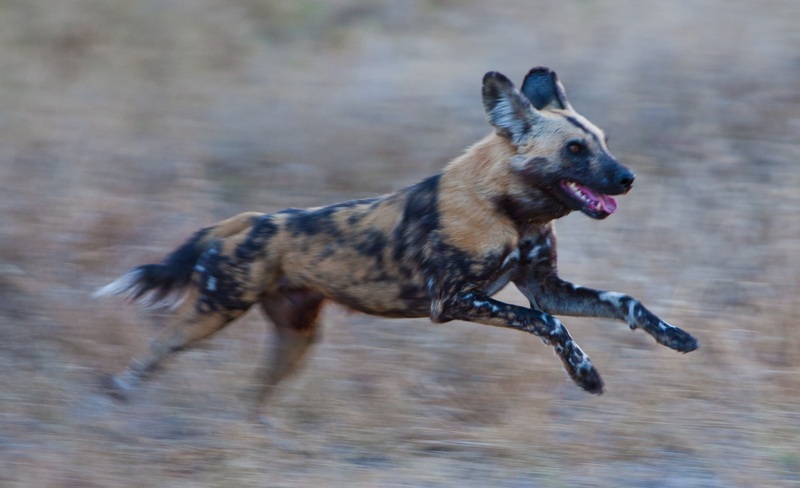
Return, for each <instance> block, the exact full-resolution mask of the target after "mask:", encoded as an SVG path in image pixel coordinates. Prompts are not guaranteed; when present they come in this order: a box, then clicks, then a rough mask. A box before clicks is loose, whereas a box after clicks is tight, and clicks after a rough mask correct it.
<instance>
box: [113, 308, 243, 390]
mask: <svg viewBox="0 0 800 488" xmlns="http://www.w3.org/2000/svg"><path fill="white" fill-rule="evenodd" d="M246 310H247V309H246V308H245V309H243V310H208V309H207V308H206V307H201V306H200V296H199V295H198V294H196V293H192V295H191V296H190V297H188V299H187V300H186V302H185V303H184V304H183V306H181V307H180V308H179V309H178V311H177V312H176V313H175V315H173V317H172V318H171V320H170V323H169V325H168V326H167V327H166V328H165V329H164V330H163V331H161V332H160V333H159V334H158V335H157V336H156V337H155V339H153V341H152V342H151V343H150V348H149V350H148V351H147V352H146V353H145V354H143V355H142V356H140V357H137V358H134V359H133V360H131V362H130V363H129V364H128V366H127V367H126V368H125V369H124V370H123V371H122V372H121V373H119V374H118V375H116V376H110V377H107V378H105V379H104V380H103V386H104V387H105V388H107V389H108V390H109V392H110V393H111V394H112V395H114V396H116V397H118V398H125V394H126V391H127V390H130V389H131V388H133V387H135V386H136V385H137V384H138V383H139V382H140V381H142V379H144V378H145V377H146V376H147V375H148V374H149V373H150V372H152V371H153V370H155V369H156V368H157V367H158V366H159V365H160V364H161V362H162V361H164V359H166V358H167V357H169V356H170V355H171V354H172V353H174V352H177V351H180V350H181V349H185V348H187V347H189V346H191V345H192V344H194V343H195V342H197V341H200V340H202V339H205V338H206V337H208V336H210V335H212V334H214V333H215V332H217V331H219V330H221V329H223V328H224V327H225V326H226V325H228V324H229V323H230V322H231V321H232V320H234V319H235V318H237V317H239V316H240V315H241V314H242V313H244V312H245V311H246Z"/></svg>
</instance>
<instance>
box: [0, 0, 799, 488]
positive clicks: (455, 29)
mask: <svg viewBox="0 0 800 488" xmlns="http://www.w3.org/2000/svg"><path fill="white" fill-rule="evenodd" d="M797 18H800V5H798V4H797V3H796V2H792V1H789V0H785V1H775V2H771V3H766V4H764V3H763V2H762V3H756V2H746V1H738V0H737V1H721V0H719V1H710V2H703V3H702V4H700V3H696V2H688V1H686V2H684V1H678V2H662V3H660V4H658V5H655V4H652V3H650V2H647V3H643V2H634V1H632V0H630V1H628V0H612V1H608V2H599V1H568V2H542V3H541V4H539V3H537V6H536V7H533V6H532V5H531V4H530V2H523V1H510V2H503V4H502V6H496V5H493V4H492V5H490V4H489V3H485V2H448V1H433V0H428V1H425V0H421V1H416V2H389V1H378V2H365V1H357V0H337V1H333V2H322V1H316V0H302V1H289V0H286V1H272V2H270V1H266V0H236V1H230V2H222V1H215V0H201V1H188V0H161V1H154V2H124V1H117V0H114V1H108V0H104V1H100V0H64V1H59V2H47V1H41V0H33V1H31V0H6V1H0V43H2V45H3V49H2V50H0V128H2V130H0V202H2V210H3V211H2V212H1V213H0V237H1V238H0V485H2V486H4V487H5V486H8V487H21V486H37V487H78V486H80V487H87V486H88V487H92V486H97V487H101V486H102V487H117V486H163V487H180V486H198V485H202V486H276V487H281V486H313V485H320V486H501V487H506V486H507V487H516V486H548V487H549V486H631V487H638V486H681V487H686V486H703V487H709V486H719V487H730V486H742V487H745V486H748V487H749V486H789V485H793V484H795V485H796V484H800V447H798V446H800V442H798V439H800V414H798V408H797V407H798V396H797V391H798V388H800V331H798V328H797V326H796V324H797V318H796V317H797V316H798V314H800V301H799V300H798V298H797V290H798V288H799V287H800V286H799V285H800V283H798V277H800V262H799V261H800V258H798V253H797V246H798V244H800V237H799V236H800V223H798V220H797V210H798V208H800V198H799V197H798V196H797V192H796V188H798V186H800V172H798V171H797V169H796V162H797V161H798V159H800V143H798V139H797V134H798V133H799V132H800V116H799V115H798V114H800V95H798V94H800V81H799V80H800V57H798V54H797V45H798V41H800V38H798V34H797V27H796V25H795V24H796V19H797ZM534 64H544V65H549V66H552V67H553V68H555V69H557V70H558V71H559V74H560V75H561V78H562V79H563V80H564V81H565V83H566V85H567V89H568V91H569V92H570V95H571V98H572V101H573V104H574V105H575V106H576V107H577V108H578V109H579V110H580V111H581V112H582V113H584V114H585V115H587V116H588V117H589V118H590V119H592V120H594V121H595V122H597V123H598V124H599V125H600V126H602V127H604V128H605V129H606V131H607V132H608V133H609V134H610V136H611V144H612V148H613V149H614V151H615V153H616V154H617V155H618V156H619V157H620V158H621V159H622V160H624V161H625V162H626V163H628V164H629V165H630V166H631V167H633V168H634V169H635V170H636V172H637V174H638V179H637V185H636V189H635V191H633V192H632V193H631V194H630V195H628V196H626V197H625V198H624V199H623V200H622V201H621V209H620V211H619V213H618V214H617V215H615V216H614V217H613V218H611V219H609V220H608V221H605V222H602V223H600V222H593V221H589V220H588V219H585V218H581V217H580V216H575V217H570V218H568V219H565V221H564V222H563V223H562V224H561V226H560V228H559V231H560V233H559V237H560V251H561V252H560V254H561V263H560V266H561V272H562V275H563V276H564V277H566V278H568V279H572V280H574V281H576V282H579V283H584V284H588V285H593V286H598V287H604V288H610V289H615V290H620V291H628V292H631V293H633V294H635V295H637V296H638V297H640V298H642V299H643V300H644V301H645V303H648V304H649V305H650V306H651V308H652V309H653V310H654V311H656V312H657V313H658V314H659V315H661V316H663V317H664V318H666V319H667V320H670V321H671V322H674V323H676V324H679V325H681V326H684V327H685V328H686V329H687V330H690V331H692V332H695V333H696V334H697V335H698V336H699V337H700V339H701V341H702V348H701V350H699V351H697V352H695V353H692V354H689V355H686V356H679V355H676V354H674V353H671V352H670V351H667V350H665V349H663V348H660V347H657V346H655V345H654V344H652V342H651V341H650V340H649V338H647V337H646V336H645V335H644V334H639V333H631V332H630V331H628V330H626V328H625V327H624V325H622V324H618V323H612V322H608V321H601V320H577V319H572V320H567V322H568V325H569V327H570V329H571V330H572V332H573V335H575V336H576V337H577V338H578V340H579V341H580V342H581V344H582V345H583V346H584V348H585V349H586V350H587V351H588V352H589V353H590V354H591V355H592V358H593V360H594V361H595V363H596V364H597V365H598V367H599V368H600V370H601V372H602V373H603V374H604V377H605V379H606V383H607V386H608V392H607V393H606V394H605V395H603V396H602V397H591V396H587V395H585V394H583V393H582V392H580V391H579V390H578V389H577V388H575V387H574V386H573V385H572V384H571V383H570V382H569V381H568V379H567V378H566V377H565V375H564V374H563V373H562V371H561V368H560V364H559V362H558V361H557V360H556V359H555V358H554V357H553V355H552V354H551V353H550V352H549V351H548V350H547V349H546V348H545V347H544V346H542V345H541V344H540V343H539V342H538V341H536V340H535V339H534V338H530V337H520V336H519V335H517V334H514V333H513V332H508V331H502V330H495V329H486V328H482V327H480V326H475V325H469V324H448V325H436V326H434V325H432V324H430V323H428V322H426V321H388V320H379V319H375V318H372V317H366V316H360V315H348V314H346V313H345V312H343V311H341V310H338V309H335V308H332V309H329V310H328V311H327V314H326V327H325V338H324V341H323V344H322V345H321V346H320V347H319V348H318V350H317V351H316V354H315V356H314V359H313V361H312V362H311V364H309V366H308V368H307V370H306V371H305V373H304V374H303V375H302V376H301V377H300V378H298V379H297V380H296V381H294V382H290V383H287V384H286V386H285V388H284V390H285V391H284V394H283V395H282V396H281V397H280V398H279V399H278V401H276V402H275V403H274V404H273V405H271V406H270V410H269V416H270V418H271V419H272V422H273V424H274V425H273V426H272V427H260V426H253V425H250V424H248V423H246V422H245V421H244V420H243V406H242V405H241V403H240V401H239V399H238V394H239V393H241V392H242V391H243V390H244V389H245V388H246V387H247V385H248V381H249V377H250V375H251V374H252V371H253V370H254V368H255V365H256V364H257V362H258V361H259V359H260V357H261V355H262V350H263V346H264V344H263V343H264V342H266V341H268V340H269V335H268V334H265V332H264V325H263V324H262V323H261V319H260V317H258V316H257V314H255V313H254V314H251V315H249V316H248V317H246V318H245V319H243V320H241V321H240V322H238V323H237V325H236V326H235V327H231V328H230V329H229V330H226V331H224V332H223V333H221V334H220V335H219V336H217V337H215V338H214V340H213V341H211V342H210V343H209V345H208V346H207V347H205V348H202V349H199V350H196V351H191V352H187V353H185V354H183V355H181V356H180V357H179V358H178V359H177V360H176V361H174V362H173V363H172V364H170V365H169V367H168V368H167V370H166V371H165V372H164V373H163V374H161V375H159V376H157V377H156V378H154V379H153V380H152V381H150V382H148V383H147V384H146V385H145V386H144V387H143V388H142V389H141V390H140V391H137V393H136V394H135V395H134V397H133V399H132V401H131V402H130V403H127V404H116V403H114V402H112V401H111V400H109V399H108V398H105V397H104V396H102V395H100V394H99V393H98V391H97V389H96V388H95V385H96V381H97V377H98V374H99V373H100V372H105V371H113V370H116V369H117V368H119V367H121V366H122V365H123V364H124V363H125V362H126V361H127V359H128V357H129V356H130V355H131V354H133V353H135V352H137V351H140V350H141V349H142V348H144V347H145V346H146V341H147V337H148V336H150V335H151V334H152V332H153V327H152V326H149V325H147V324H148V322H149V321H150V317H148V316H147V315H145V314H144V313H142V312H139V311H136V310H133V309H130V308H123V307H120V306H118V305H117V304H114V303H109V302H97V301H93V300H91V299H90V298H89V297H88V294H89V292H90V290H92V289H93V288H95V287H97V286H99V285H101V284H104V283H105V282H107V281H108V280H110V279H111V278H112V277H114V276H116V275H117V274H119V273H120V272H122V271H123V270H124V269H126V268H127V267H129V266H132V265H135V264H139V263H142V262H150V261H152V260H154V259H157V258H158V257H159V256H161V255H162V254H163V253H164V252H166V251H168V250H169V249H171V248H172V247H173V246H174V245H176V244H177V243H178V242H180V241H181V239H183V238H184V237H185V236H186V235H187V234H189V233H190V232H191V231H193V230H194V229H195V228H197V227H199V226H201V225H204V224H207V223H209V222H212V221H214V220H217V219H219V218H223V217H227V216H229V215H231V214H233V213H236V212H239V211H243V210H253V209H259V210H276V209H279V208H282V207H286V206H305V205H317V204H323V203H329V202H333V201H336V200H339V199H343V198H351V197H360V196H365V195H372V194H376V193H380V192H384V191H388V190H391V189H393V188H397V187H399V186H401V185H405V184H408V183H411V182H413V181H415V180H417V179H419V178H421V177H423V176H425V175H427V174H430V173H432V172H434V171H436V170H437V169H438V168H440V167H441V166H442V164H443V163H444V162H445V161H447V160H448V159H449V158H451V157H453V156H455V155H456V154H458V152H459V151H460V150H461V149H462V148H463V147H464V146H466V145H467V144H469V143H471V142H473V141H474V140H476V139H477V138H478V137H480V136H481V135H482V134H483V133H485V131H486V130H487V128H486V126H485V124H484V122H483V118H482V115H481V106H480V102H479V99H478V93H479V90H478V88H477V87H478V86H479V80H480V77H481V76H482V74H483V73H484V72H485V71H488V70H490V69H499V70H501V71H503V72H506V73H507V74H509V75H512V76H514V77H516V78H519V77H521V76H522V74H523V73H524V72H525V71H526V70H527V69H528V68H530V67H531V66H532V65H534ZM503 293H504V294H505V295H504V298H506V299H508V300H511V301H517V302H519V301H520V296H519V295H518V294H517V293H516V292H514V291H511V290H507V291H504V292H503ZM263 337H266V339H262V338H263Z"/></svg>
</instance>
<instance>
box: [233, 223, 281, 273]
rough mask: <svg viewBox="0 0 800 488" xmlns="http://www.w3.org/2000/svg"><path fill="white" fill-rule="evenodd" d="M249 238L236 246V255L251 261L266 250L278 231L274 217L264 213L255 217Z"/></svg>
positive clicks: (238, 257)
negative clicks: (273, 220)
mask: <svg viewBox="0 0 800 488" xmlns="http://www.w3.org/2000/svg"><path fill="white" fill-rule="evenodd" d="M253 221H254V222H253V227H252V228H251V229H250V234H248V236H247V239H245V241H244V242H242V243H241V244H239V245H238V246H237V247H236V257H237V259H241V260H243V261H247V262H251V261H253V260H255V259H257V258H259V257H260V256H263V255H264V252H265V251H266V246H267V242H269V240H270V238H271V237H272V236H274V235H275V233H276V232H278V226H277V225H275V223H274V222H272V217H270V216H269V215H264V216H262V217H255V218H254V219H253Z"/></svg>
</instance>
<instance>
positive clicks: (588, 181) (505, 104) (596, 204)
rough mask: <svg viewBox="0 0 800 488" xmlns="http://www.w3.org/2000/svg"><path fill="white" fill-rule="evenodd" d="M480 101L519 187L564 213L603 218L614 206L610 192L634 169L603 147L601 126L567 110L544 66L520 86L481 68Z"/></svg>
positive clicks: (619, 189) (626, 185)
mask: <svg viewBox="0 0 800 488" xmlns="http://www.w3.org/2000/svg"><path fill="white" fill-rule="evenodd" d="M483 105H484V108H485V109H486V114H487V115H488V118H489V122H490V123H491V124H492V126H494V128H495V130H496V132H497V134H498V135H500V136H501V137H502V138H503V139H505V140H506V141H507V142H508V144H510V145H511V146H512V147H513V149H514V152H515V154H514V156H513V157H512V158H510V159H509V161H508V162H507V163H508V164H509V165H510V171H511V174H512V177H513V178H516V179H518V180H519V182H521V183H522V184H521V185H515V186H516V187H518V188H522V189H523V190H522V191H530V192H533V193H536V194H540V195H542V196H544V197H545V198H550V199H552V200H553V201H554V202H553V203H555V204H557V205H560V206H561V207H563V210H564V213H567V212H569V211H571V210H580V211H581V212H583V213H585V214H586V215H588V216H590V217H592V218H595V219H603V218H606V217H608V216H609V215H610V214H612V213H613V212H614V211H615V210H616V209H617V203H616V200H614V198H613V197H612V196H611V195H619V194H622V193H626V192H627V191H628V190H630V188H631V185H632V184H633V179H634V174H633V173H632V172H631V170H629V169H628V168H626V167H625V166H623V165H621V164H620V163H619V162H617V160H616V158H614V156H612V155H611V153H610V152H609V151H608V146H607V144H606V143H607V141H606V136H605V134H604V133H603V131H601V130H600V129H599V128H597V127H596V126H595V125H594V124H592V123H591V122H589V121H588V120H586V118H584V117H583V116H581V115H580V114H578V113H577V112H575V110H573V108H572V106H571V105H570V104H569V102H568V101H567V97H566V94H565V92H564V87H563V86H562V85H561V83H560V82H559V81H558V78H557V77H556V74H555V73H554V72H553V71H551V70H550V69H548V68H541V67H539V68H533V69H532V70H531V71H530V72H529V73H528V75H527V76H526V77H525V80H524V81H523V83H522V87H521V90H518V89H517V88H515V87H514V84H513V83H512V82H511V81H510V80H509V79H508V78H506V77H505V76H504V75H502V74H500V73H497V72H490V73H486V75H485V76H484V78H483ZM520 197H522V195H520Z"/></svg>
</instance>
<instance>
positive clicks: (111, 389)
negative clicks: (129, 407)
mask: <svg viewBox="0 0 800 488" xmlns="http://www.w3.org/2000/svg"><path fill="white" fill-rule="evenodd" d="M98 385H99V387H100V389H101V390H102V391H103V393H105V394H106V395H108V396H110V397H111V398H113V399H115V400H119V401H121V402H124V401H127V400H128V392H129V391H130V388H129V387H128V385H126V384H125V383H124V382H123V381H122V380H120V379H119V378H117V377H116V376H113V375H110V374H104V375H102V376H101V377H100V379H99V381H98Z"/></svg>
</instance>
